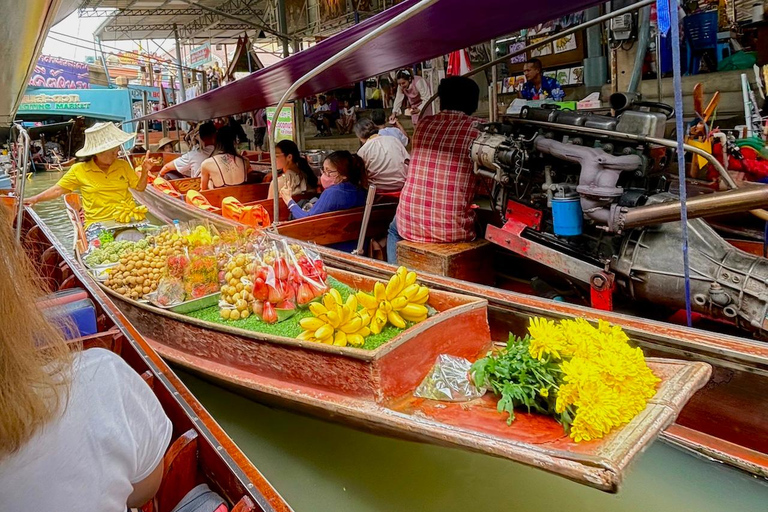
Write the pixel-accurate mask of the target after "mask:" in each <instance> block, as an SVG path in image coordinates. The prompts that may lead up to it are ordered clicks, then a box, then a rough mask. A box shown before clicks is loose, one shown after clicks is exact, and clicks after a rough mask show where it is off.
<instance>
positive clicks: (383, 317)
mask: <svg viewBox="0 0 768 512" xmlns="http://www.w3.org/2000/svg"><path fill="white" fill-rule="evenodd" d="M373 319H374V320H377V321H378V322H379V323H380V324H381V325H382V327H383V326H384V324H386V323H387V312H386V311H384V310H383V309H381V308H379V309H377V310H376V314H375V315H374V318H373Z"/></svg>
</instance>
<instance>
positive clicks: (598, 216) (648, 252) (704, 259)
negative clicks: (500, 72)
mask: <svg viewBox="0 0 768 512" xmlns="http://www.w3.org/2000/svg"><path fill="white" fill-rule="evenodd" d="M622 96H623V95H622ZM625 98H626V97H625ZM619 100H620V101H619V103H621V101H622V98H619ZM613 101H614V98H612V102H613ZM624 101H625V103H626V107H625V109H624V110H623V111H622V109H620V108H619V109H618V110H619V111H620V113H619V115H617V116H616V117H613V116H604V115H590V114H584V113H580V112H572V111H561V110H557V109H549V108H529V109H524V110H523V112H522V113H521V118H520V119H515V120H514V121H513V122H512V123H511V124H504V125H502V124H498V123H494V124H488V125H483V126H481V127H480V129H481V134H480V136H478V137H477V139H476V140H475V141H474V143H473V145H472V148H471V157H472V159H473V161H474V162H475V173H476V174H478V175H479V176H481V177H484V178H490V179H491V180H492V183H493V186H492V188H491V202H492V205H493V206H494V208H495V209H497V210H498V211H500V212H501V213H502V214H503V218H504V225H503V227H501V228H499V227H496V226H491V225H489V226H488V227H487V230H486V238H487V239H488V240H490V241H491V242H494V243H496V244H498V245H501V246H502V247H505V248H507V249H510V250H511V251H513V252H515V253H517V254H519V255H522V256H525V257H527V258H530V259H532V260H535V261H538V262H540V263H542V264H544V265H546V266H547V267H549V268H553V269H555V270H557V271H559V272H561V273H563V274H565V275H567V276H569V277H570V278H571V279H572V280H575V281H578V282H580V283H582V284H583V285H585V286H588V287H589V289H590V297H591V301H592V306H593V307H597V308H601V309H612V307H613V296H614V293H617V292H618V293H621V294H622V295H624V296H626V297H629V298H631V299H635V300H642V301H647V302H650V303H653V304H657V305H663V306H667V307H669V308H674V309H682V308H684V307H685V293H684V280H683V259H682V240H681V230H680V222H679V221H678V220H679V218H680V202H679V198H678V197H677V196H675V195H674V194H672V193H670V183H671V180H669V179H668V169H667V167H668V164H669V163H670V162H671V161H672V159H673V158H674V155H673V153H672V152H671V150H669V149H668V148H667V147H665V146H662V145H658V144H654V140H655V141H656V142H658V140H657V139H660V138H663V137H664V129H665V124H666V118H667V115H665V113H663V112H658V111H653V108H651V109H649V108H648V107H647V106H640V108H638V106H637V102H635V103H634V104H633V102H632V101H631V100H630V99H629V98H626V99H625V100H624ZM614 106H615V105H614ZM654 106H655V107H658V105H654ZM661 107H663V106H661ZM657 110H658V109H657ZM766 204H768V187H762V186H755V187H749V188H742V189H738V190H732V191H728V192H715V193H712V194H707V195H702V196H697V197H695V198H692V199H689V200H688V215H689V233H690V236H689V255H690V269H691V297H692V307H693V308H694V310H695V311H697V312H700V313H702V314H704V315H706V316H708V317H711V318H717V319H720V320H724V321H726V322H728V323H731V324H733V325H736V326H738V327H740V328H743V329H746V330H749V331H752V332H754V333H757V334H759V335H761V336H768V260H766V259H765V258H761V257H758V256H753V255H751V254H747V253H745V252H743V251H740V250H738V249H736V248H735V247H733V246H732V245H730V244H729V243H728V242H726V241H725V240H723V239H722V238H721V237H720V236H719V235H718V234H717V233H716V232H715V231H714V230H713V229H712V228H710V227H709V225H708V224H707V223H706V222H705V221H704V220H703V219H701V218H700V217H703V216H705V215H719V214H725V213H734V212H738V211H747V210H750V209H754V208H758V207H762V206H765V205H766ZM676 221H677V222H676Z"/></svg>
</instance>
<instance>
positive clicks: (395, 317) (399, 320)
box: [387, 311, 405, 329]
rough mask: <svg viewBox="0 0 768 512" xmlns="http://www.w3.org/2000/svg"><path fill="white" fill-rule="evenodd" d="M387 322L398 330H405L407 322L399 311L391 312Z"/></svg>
mask: <svg viewBox="0 0 768 512" xmlns="http://www.w3.org/2000/svg"><path fill="white" fill-rule="evenodd" d="M387 320H389V323H391V324H392V325H394V326H395V327H397V328H398V329H405V320H403V317H401V316H400V315H399V314H398V313H397V311H390V312H389V314H387Z"/></svg>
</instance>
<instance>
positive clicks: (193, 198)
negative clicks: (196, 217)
mask: <svg viewBox="0 0 768 512" xmlns="http://www.w3.org/2000/svg"><path fill="white" fill-rule="evenodd" d="M184 202H186V203H187V204H191V205H193V206H197V207H198V208H200V209H201V210H207V211H211V210H216V207H215V206H213V205H212V204H211V203H210V201H208V199H207V198H206V197H205V196H204V195H203V194H201V193H200V192H198V191H197V190H187V195H186V196H185V197H184Z"/></svg>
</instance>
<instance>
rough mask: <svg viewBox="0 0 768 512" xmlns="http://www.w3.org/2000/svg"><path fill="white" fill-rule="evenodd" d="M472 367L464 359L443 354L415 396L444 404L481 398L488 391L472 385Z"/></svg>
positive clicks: (417, 389)
mask: <svg viewBox="0 0 768 512" xmlns="http://www.w3.org/2000/svg"><path fill="white" fill-rule="evenodd" d="M471 367H472V363H470V362H469V361H468V360H466V359H464V358H463V357H456V356H449V355H445V354H441V355H439V356H437V360H436V362H435V366H433V367H432V370H430V372H429V373H428V374H427V376H426V377H424V380H423V381H421V384H419V387H418V388H416V391H415V392H414V393H413V394H414V396H417V397H419V398H427V399H429V400H441V401H444V402H468V401H470V400H474V399H476V398H480V397H481V396H483V395H484V394H485V392H486V389H485V388H478V387H476V386H475V385H474V384H473V383H472V381H471V379H470V377H469V369H470V368H471Z"/></svg>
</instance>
